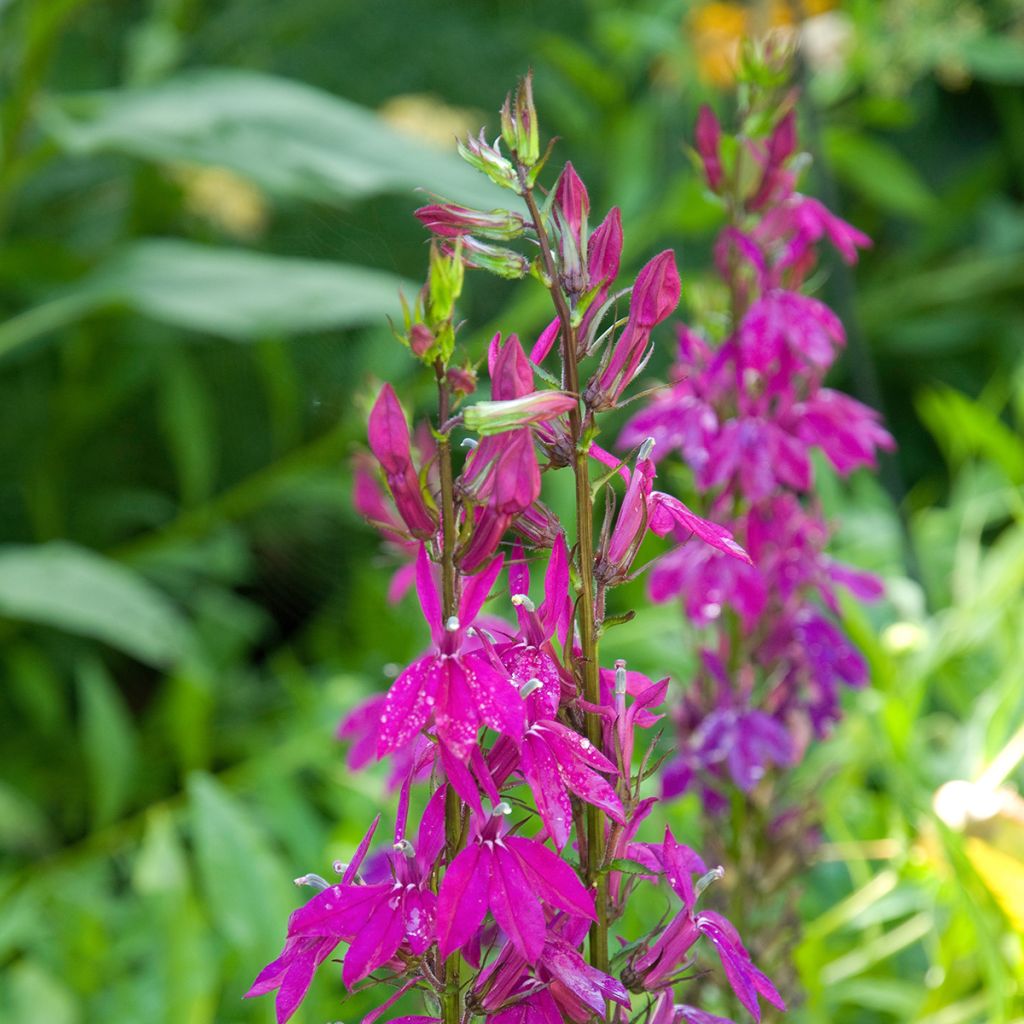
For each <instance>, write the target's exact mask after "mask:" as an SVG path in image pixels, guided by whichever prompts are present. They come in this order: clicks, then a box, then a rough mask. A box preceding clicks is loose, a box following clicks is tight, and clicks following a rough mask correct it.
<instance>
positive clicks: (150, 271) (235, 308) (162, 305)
mask: <svg viewBox="0 0 1024 1024" xmlns="http://www.w3.org/2000/svg"><path fill="white" fill-rule="evenodd" d="M403 284H406V282H403V281H402V280H401V279H400V278H398V277H396V276H395V275H394V274H389V273H385V272H383V271H379V270H368V269H366V268H365V267H355V266H349V265H348V264H344V263H328V262H326V261H321V260H305V259H287V258H285V257H282V256H268V255H265V254H263V253H256V252H249V251H246V250H244V249H226V248H214V247H212V246H205V245H197V244H195V243H192V242H184V241H178V240H176V239H153V240H148V241H142V242H136V243H135V244H133V245H130V246H128V247H126V248H124V249H122V250H121V251H120V252H119V253H118V254H117V255H116V256H114V257H113V258H112V259H111V260H110V261H109V262H108V263H106V264H104V265H103V266H102V267H100V268H99V269H98V270H97V271H96V273H95V274H94V275H92V276H91V277H90V278H89V279H87V281H86V282H85V283H84V284H83V285H82V287H83V289H84V290H85V291H86V292H88V293H90V294H92V295H93V296H94V297H95V302H96V304H97V305H107V304H112V303H123V304H125V305H127V306H128V307H130V308H131V309H134V310H135V311H136V312H139V313H143V314H145V315H146V316H151V317H153V319H155V320H161V321H163V322H164V323H168V324H172V325H174V326H175V327H184V328H189V329H191V330H196V331H205V332H208V333H210V334H220V335H223V336H224V337H226V338H231V339H232V340H234V341H246V340H250V339H253V338H266V337H269V336H272V335H277V334H293V333H297V332H302V331H320V330H329V329H336V328H341V327H354V326H361V325H363V324H368V323H374V322H377V321H380V320H383V319H384V317H385V316H387V315H388V314H391V313H397V311H398V309H399V301H398V292H399V288H400V287H401V286H402V285H403ZM406 287H414V286H410V285H408V284H406Z"/></svg>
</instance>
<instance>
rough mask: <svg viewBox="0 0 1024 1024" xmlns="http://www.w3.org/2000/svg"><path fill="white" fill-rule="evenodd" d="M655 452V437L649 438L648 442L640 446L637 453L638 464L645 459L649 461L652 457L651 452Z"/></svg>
mask: <svg viewBox="0 0 1024 1024" xmlns="http://www.w3.org/2000/svg"><path fill="white" fill-rule="evenodd" d="M653 451H654V438H653V437H649V438H647V440H646V441H644V443H643V444H642V445H640V451H638V452H637V453H636V458H637V461H638V462H643V461H644V459H649V458H650V457H651V452H653Z"/></svg>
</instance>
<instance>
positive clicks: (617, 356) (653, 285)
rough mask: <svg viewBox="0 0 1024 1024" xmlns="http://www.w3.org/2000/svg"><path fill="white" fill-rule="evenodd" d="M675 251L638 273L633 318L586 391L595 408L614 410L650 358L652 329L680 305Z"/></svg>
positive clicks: (631, 303)
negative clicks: (649, 347)
mask: <svg viewBox="0 0 1024 1024" xmlns="http://www.w3.org/2000/svg"><path fill="white" fill-rule="evenodd" d="M681 287H682V286H681V284H680V281H679V271H678V270H677V269H676V261H675V254H674V253H673V252H672V250H671V249H666V250H665V251H664V252H662V253H659V254H658V255H657V256H655V257H654V259H652V260H651V261H650V262H649V263H648V264H647V265H646V266H645V267H644V268H643V270H641V271H640V274H639V275H638V276H637V279H636V284H635V285H634V286H633V295H632V298H631V299H630V303H629V320H628V322H627V323H626V327H625V330H624V331H623V332H622V334H621V335H620V336H619V339H618V341H617V342H616V343H615V345H614V347H612V348H610V349H608V350H607V351H606V353H605V356H604V359H603V360H602V361H601V366H600V367H599V368H598V371H597V373H596V374H595V375H594V377H593V378H592V379H591V380H590V382H589V384H588V385H587V388H586V391H585V392H584V396H583V397H584V400H585V401H586V403H587V405H589V406H590V407H591V408H592V409H595V410H599V409H611V408H614V407H615V405H616V404H617V403H618V400H619V398H620V397H621V395H622V393H623V391H625V390H626V388H627V387H628V386H629V384H630V382H631V381H632V380H633V378H634V377H635V376H636V375H637V374H638V373H639V372H640V371H641V370H642V369H643V367H644V366H645V365H646V363H647V360H648V359H649V358H650V352H649V350H648V342H649V341H650V337H651V329H652V328H653V327H654V326H655V325H656V324H658V323H660V322H661V321H662V320H664V319H665V318H666V317H667V316H668V315H669V314H670V313H672V311H673V310H674V309H675V308H676V306H677V305H678V304H679V296H680V292H681Z"/></svg>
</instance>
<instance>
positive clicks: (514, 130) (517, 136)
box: [501, 71, 540, 167]
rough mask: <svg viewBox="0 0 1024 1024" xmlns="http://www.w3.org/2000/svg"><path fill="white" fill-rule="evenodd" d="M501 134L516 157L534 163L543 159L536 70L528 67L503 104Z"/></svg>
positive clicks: (521, 160)
mask: <svg viewBox="0 0 1024 1024" xmlns="http://www.w3.org/2000/svg"><path fill="white" fill-rule="evenodd" d="M501 137H502V140H503V141H504V143H505V145H506V146H508V148H509V150H510V151H511V152H512V153H513V154H514V155H515V157H516V159H517V160H518V161H519V162H520V163H521V164H523V165H525V166H526V167H532V166H533V165H534V164H535V163H536V162H537V161H538V160H539V159H540V131H539V129H538V126H537V108H536V107H535V106H534V104H533V72H532V71H528V72H527V73H526V74H525V75H524V76H523V77H522V78H521V79H519V85H518V87H517V88H516V90H515V92H514V93H509V94H508V96H506V97H505V103H504V104H503V106H502V108H501Z"/></svg>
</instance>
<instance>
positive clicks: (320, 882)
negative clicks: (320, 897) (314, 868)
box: [292, 874, 331, 890]
mask: <svg viewBox="0 0 1024 1024" xmlns="http://www.w3.org/2000/svg"><path fill="white" fill-rule="evenodd" d="M292 881H294V883H295V884H296V885H297V886H299V888H302V886H304V885H308V886H311V887H312V888H314V889H321V890H322V889H329V888H330V887H331V883H330V882H328V881H327V879H326V878H321V877H320V875H313V874H309V875H299V877H298V878H295V879H292Z"/></svg>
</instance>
